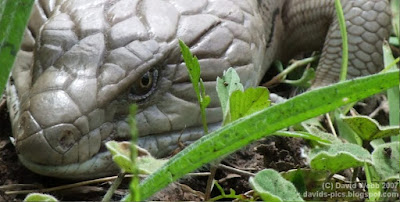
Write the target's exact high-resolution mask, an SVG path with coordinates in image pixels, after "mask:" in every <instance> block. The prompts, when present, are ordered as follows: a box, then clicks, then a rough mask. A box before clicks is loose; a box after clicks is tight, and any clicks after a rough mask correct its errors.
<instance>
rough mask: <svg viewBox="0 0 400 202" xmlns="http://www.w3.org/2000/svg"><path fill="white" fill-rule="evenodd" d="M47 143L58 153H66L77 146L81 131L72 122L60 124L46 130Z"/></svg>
mask: <svg viewBox="0 0 400 202" xmlns="http://www.w3.org/2000/svg"><path fill="white" fill-rule="evenodd" d="M44 136H45V138H46V140H47V143H48V144H49V145H50V146H51V147H52V148H53V149H54V150H55V151H57V152H58V153H60V154H65V153H66V152H68V151H70V150H71V149H72V148H73V147H76V146H77V143H78V141H79V140H80V139H81V133H80V132H79V130H78V129H77V128H76V127H75V126H74V125H72V124H59V125H56V126H53V127H50V128H47V129H45V130H44Z"/></svg>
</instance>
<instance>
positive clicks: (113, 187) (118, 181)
mask: <svg viewBox="0 0 400 202" xmlns="http://www.w3.org/2000/svg"><path fill="white" fill-rule="evenodd" d="M124 177H125V173H119V174H118V177H117V179H115V181H114V182H113V183H112V185H111V187H110V188H109V189H108V190H107V193H106V195H104V197H103V199H102V200H101V201H102V202H107V201H111V197H112V196H113V195H114V192H115V190H117V188H118V187H119V185H120V184H121V182H122V180H123V179H124Z"/></svg>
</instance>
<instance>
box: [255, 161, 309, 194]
mask: <svg viewBox="0 0 400 202" xmlns="http://www.w3.org/2000/svg"><path fill="white" fill-rule="evenodd" d="M249 181H250V184H251V186H252V187H253V188H254V190H255V191H256V192H257V193H258V194H259V195H260V196H261V198H262V199H263V200H264V201H303V199H302V198H301V196H300V194H299V192H297V190H296V187H295V186H294V185H293V184H292V183H291V182H289V181H287V180H285V178H283V177H282V176H281V175H280V174H279V173H278V172H276V171H275V170H272V169H265V170H262V171H260V172H258V173H257V174H256V176H254V177H251V178H250V180H249Z"/></svg>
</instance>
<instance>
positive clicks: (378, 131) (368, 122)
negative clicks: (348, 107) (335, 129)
mask: <svg viewBox="0 0 400 202" xmlns="http://www.w3.org/2000/svg"><path fill="white" fill-rule="evenodd" d="M342 119H343V121H344V122H345V123H346V124H347V125H348V126H349V127H350V128H351V129H352V130H353V131H354V132H355V133H357V135H358V136H359V137H361V139H363V140H366V141H371V140H375V139H380V138H385V137H390V136H394V135H398V134H399V131H400V128H399V127H398V126H390V127H381V126H380V125H379V123H378V122H377V121H375V120H374V119H371V118H369V117H368V116H354V117H343V118H342Z"/></svg>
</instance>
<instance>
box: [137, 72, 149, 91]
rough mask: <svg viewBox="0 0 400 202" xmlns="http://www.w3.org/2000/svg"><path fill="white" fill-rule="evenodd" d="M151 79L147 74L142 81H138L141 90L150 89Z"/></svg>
mask: <svg viewBox="0 0 400 202" xmlns="http://www.w3.org/2000/svg"><path fill="white" fill-rule="evenodd" d="M151 83H152V78H151V77H150V75H149V72H147V73H146V74H144V75H143V77H142V79H141V80H140V87H142V88H149V87H151Z"/></svg>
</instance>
